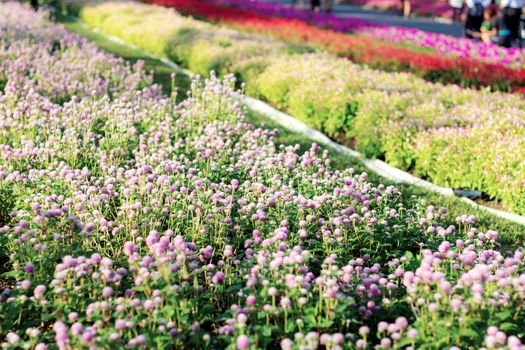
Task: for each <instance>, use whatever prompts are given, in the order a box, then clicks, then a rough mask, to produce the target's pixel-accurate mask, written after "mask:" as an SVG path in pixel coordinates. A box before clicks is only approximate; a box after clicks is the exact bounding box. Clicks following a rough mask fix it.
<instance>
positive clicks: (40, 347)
mask: <svg viewBox="0 0 525 350" xmlns="http://www.w3.org/2000/svg"><path fill="white" fill-rule="evenodd" d="M35 350H47V345H46V344H44V343H38V344H36V346H35Z"/></svg>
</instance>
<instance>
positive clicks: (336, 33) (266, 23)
mask: <svg viewBox="0 0 525 350" xmlns="http://www.w3.org/2000/svg"><path fill="white" fill-rule="evenodd" d="M151 2H152V3H155V4H160V5H167V6H173V7H175V8H176V9H177V10H178V11H180V12H182V13H185V14H189V15H193V16H197V17H199V18H201V17H202V18H205V19H207V20H212V21H215V22H218V23H221V24H225V25H228V26H233V27H234V28H237V29H241V30H245V31H246V30H247V31H249V32H253V33H256V34H259V33H260V34H269V35H271V36H273V37H275V38H277V39H280V40H286V41H292V42H300V43H308V44H315V45H317V46H320V47H322V48H325V49H327V50H330V51H332V52H334V53H337V54H338V55H340V56H344V57H348V58H351V59H352V60H353V61H356V62H360V63H365V64H367V65H369V66H372V67H376V68H380V69H386V70H393V71H399V70H402V71H409V72H412V73H415V74H417V75H419V76H421V77H423V78H425V79H426V80H430V81H438V82H444V83H457V84H460V85H463V86H474V87H479V86H491V87H492V88H494V89H496V90H504V91H511V90H519V87H521V86H523V85H524V84H525V68H523V67H522V63H523V62H522V60H523V57H524V55H523V51H522V50H521V49H505V48H499V47H497V46H494V45H487V44H484V43H475V42H473V41H471V40H468V39H457V38H453V37H450V36H447V35H440V34H431V33H426V32H423V31H419V30H414V29H406V28H401V27H392V26H385V25H375V24H372V23H370V22H366V21H363V20H361V19H353V18H348V19H346V18H345V19H340V18H338V17H335V16H333V15H326V14H315V15H310V14H309V13H308V11H305V10H297V9H296V10H293V9H292V10H291V9H288V8H286V7H283V6H281V5H273V4H267V3H259V2H245V1H243V0H217V1H206V2H203V1H196V0H193V1H182V0H155V1H151ZM215 2H217V3H218V4H215ZM221 4H230V5H234V6H238V7H241V8H236V7H224V6H221ZM242 8H248V9H242ZM274 16H277V17H274ZM309 23H312V24H313V25H310V24H309ZM319 27H325V28H326V27H327V28H332V29H322V28H319ZM341 31H342V32H347V31H352V32H354V33H357V34H360V36H353V35H348V34H344V33H341ZM385 41H386V42H385ZM389 42H394V43H397V42H401V43H408V44H410V45H412V46H414V47H425V48H427V47H428V48H432V49H434V50H436V51H437V52H436V53H429V52H421V50H419V51H418V50H414V49H412V48H407V47H399V46H395V45H392V44H391V43H389Z"/></svg>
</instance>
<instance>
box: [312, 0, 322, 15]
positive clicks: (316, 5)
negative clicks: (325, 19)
mask: <svg viewBox="0 0 525 350" xmlns="http://www.w3.org/2000/svg"><path fill="white" fill-rule="evenodd" d="M310 9H311V10H312V11H313V12H319V11H320V10H321V0H310Z"/></svg>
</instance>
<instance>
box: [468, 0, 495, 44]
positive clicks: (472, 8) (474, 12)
mask: <svg viewBox="0 0 525 350" xmlns="http://www.w3.org/2000/svg"><path fill="white" fill-rule="evenodd" d="M465 3H466V4H467V20H466V21H465V36H466V37H467V38H474V37H476V35H477V34H476V33H481V24H482V23H483V9H484V8H486V7H488V6H489V5H490V4H491V3H492V0H465Z"/></svg>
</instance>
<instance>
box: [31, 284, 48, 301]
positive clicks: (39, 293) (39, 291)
mask: <svg viewBox="0 0 525 350" xmlns="http://www.w3.org/2000/svg"><path fill="white" fill-rule="evenodd" d="M46 290H47V288H46V286H44V285H42V284H40V285H38V286H36V287H35V290H34V291H33V295H34V296H35V298H37V299H42V298H44V293H45V292H46Z"/></svg>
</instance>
